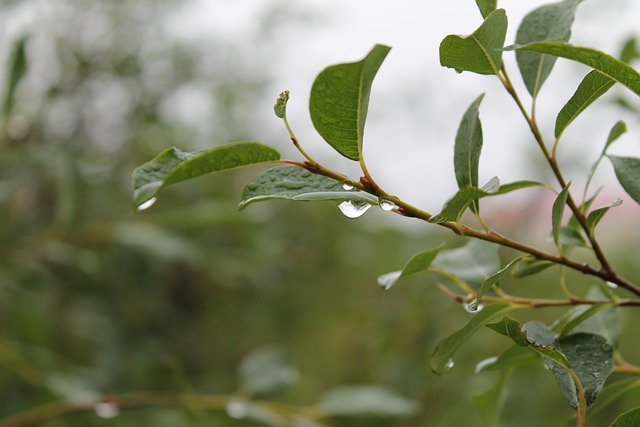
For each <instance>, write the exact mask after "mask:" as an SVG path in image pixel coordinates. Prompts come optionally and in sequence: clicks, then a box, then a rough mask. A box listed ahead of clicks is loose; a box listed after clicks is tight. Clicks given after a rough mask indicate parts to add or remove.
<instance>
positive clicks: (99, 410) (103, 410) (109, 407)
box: [93, 402, 120, 419]
mask: <svg viewBox="0 0 640 427" xmlns="http://www.w3.org/2000/svg"><path fill="white" fill-rule="evenodd" d="M93 410H94V411H96V415H97V416H99V417H100V418H105V419H109V418H115V417H117V416H118V414H119V413H120V408H119V407H118V404H117V403H115V402H98V403H96V405H95V406H94V407H93Z"/></svg>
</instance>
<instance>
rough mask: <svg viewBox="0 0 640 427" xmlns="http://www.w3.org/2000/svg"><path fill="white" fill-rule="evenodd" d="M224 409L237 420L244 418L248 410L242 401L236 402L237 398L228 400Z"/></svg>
mask: <svg viewBox="0 0 640 427" xmlns="http://www.w3.org/2000/svg"><path fill="white" fill-rule="evenodd" d="M225 409H226V411H227V415H229V416H230V417H231V418H235V419H237V420H239V419H241V418H245V417H246V416H247V413H248V412H249V411H248V410H247V407H246V405H245V404H244V403H242V402H238V401H237V400H232V401H229V402H228V403H227V406H226V408H225Z"/></svg>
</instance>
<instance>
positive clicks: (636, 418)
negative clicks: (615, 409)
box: [611, 407, 640, 427]
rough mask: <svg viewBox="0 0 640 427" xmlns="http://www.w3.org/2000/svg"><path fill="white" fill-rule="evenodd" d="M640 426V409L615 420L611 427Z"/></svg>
mask: <svg viewBox="0 0 640 427" xmlns="http://www.w3.org/2000/svg"><path fill="white" fill-rule="evenodd" d="M639 425H640V407H637V408H635V409H632V410H630V411H627V412H625V413H623V414H621V415H620V416H619V417H618V418H616V419H615V421H614V422H613V424H611V427H637V426H639Z"/></svg>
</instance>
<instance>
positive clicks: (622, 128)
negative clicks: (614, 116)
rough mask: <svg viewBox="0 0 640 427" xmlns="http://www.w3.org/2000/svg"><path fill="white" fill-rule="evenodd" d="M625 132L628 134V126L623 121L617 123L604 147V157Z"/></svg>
mask: <svg viewBox="0 0 640 427" xmlns="http://www.w3.org/2000/svg"><path fill="white" fill-rule="evenodd" d="M625 132H627V124H626V123H625V122H624V121H622V120H619V121H617V122H616V124H615V125H613V127H612V128H611V130H610V131H609V136H608V137H607V142H606V144H605V145H604V149H603V150H602V154H603V155H604V154H605V153H606V152H607V149H609V146H610V145H611V144H612V143H613V142H614V141H616V140H617V139H618V138H620V137H621V136H622V135H623V134H624V133H625Z"/></svg>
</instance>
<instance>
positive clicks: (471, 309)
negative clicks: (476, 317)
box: [462, 298, 484, 313]
mask: <svg viewBox="0 0 640 427" xmlns="http://www.w3.org/2000/svg"><path fill="white" fill-rule="evenodd" d="M462 306H463V307H464V309H465V310H466V311H467V312H468V313H477V312H478V311H481V310H482V309H483V308H484V305H483V304H478V300H477V299H476V298H474V299H472V300H471V301H469V302H465V303H464V304H462Z"/></svg>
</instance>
